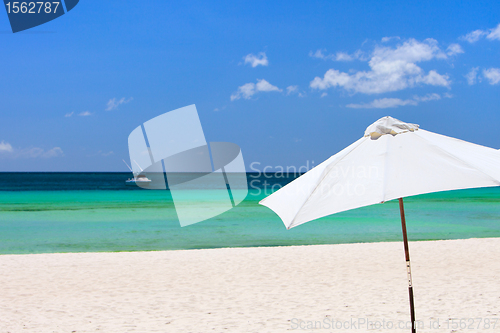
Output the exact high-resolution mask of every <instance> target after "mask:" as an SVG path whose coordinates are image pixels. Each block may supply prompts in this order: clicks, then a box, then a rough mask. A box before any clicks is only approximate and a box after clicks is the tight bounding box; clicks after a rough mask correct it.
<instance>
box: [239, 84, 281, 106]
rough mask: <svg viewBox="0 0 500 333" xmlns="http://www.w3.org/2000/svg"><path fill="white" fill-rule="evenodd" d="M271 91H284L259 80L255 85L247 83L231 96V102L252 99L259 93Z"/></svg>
mask: <svg viewBox="0 0 500 333" xmlns="http://www.w3.org/2000/svg"><path fill="white" fill-rule="evenodd" d="M270 91H282V90H281V89H280V88H278V87H276V86H273V85H272V84H270V83H269V82H267V81H266V80H264V79H262V80H259V79H257V84H255V83H252V82H250V83H246V84H244V85H242V86H241V87H238V91H236V92H235V93H234V94H232V95H231V101H234V100H237V99H240V98H244V99H250V98H251V97H252V96H253V95H255V94H256V93H258V92H270Z"/></svg>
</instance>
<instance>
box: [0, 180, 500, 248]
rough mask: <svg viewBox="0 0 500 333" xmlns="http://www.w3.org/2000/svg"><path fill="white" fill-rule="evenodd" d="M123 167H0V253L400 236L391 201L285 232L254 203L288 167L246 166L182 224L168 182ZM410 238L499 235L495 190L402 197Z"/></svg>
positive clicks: (278, 243) (497, 190)
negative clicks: (230, 202) (214, 206)
mask: <svg viewBox="0 0 500 333" xmlns="http://www.w3.org/2000/svg"><path fill="white" fill-rule="evenodd" d="M129 177H130V174H127V173H0V254H21V253H47V252H49V253H51V252H97V251H150V250H177V249H203V248H218V247H246V246H283V245H303V244H334V243H354V242H380V241H400V240H401V239H402V236H401V224H400V220H399V206H398V203H397V201H392V202H387V203H384V204H379V205H374V206H370V207H364V208H360V209H356V210H352V211H348V212H343V213H339V214H336V215H332V216H328V217H325V218H322V219H319V220H316V221H313V222H309V223H306V224H304V225H301V226H298V227H296V228H293V229H291V230H286V228H285V227H284V225H283V223H282V222H281V220H280V219H279V218H278V216H277V215H275V214H274V213H273V212H272V211H271V210H270V209H268V208H266V207H263V206H260V205H259V204H258V202H259V201H260V200H261V199H262V198H264V197H265V196H266V195H268V194H270V193H271V190H272V189H274V190H276V189H278V188H279V187H281V186H283V185H285V184H286V183H288V182H290V181H291V180H293V179H294V177H295V176H294V175H285V176H284V175H282V174H267V175H260V176H259V175H258V174H247V178H248V182H249V184H251V185H250V192H249V194H248V196H247V198H246V199H245V200H244V201H243V202H242V203H240V204H239V205H238V206H237V207H235V208H233V209H232V210H230V211H227V212H226V213H224V214H222V215H219V216H217V217H215V218H212V219H210V220H207V221H204V222H201V223H197V224H194V225H191V226H187V227H183V228H181V227H180V225H179V222H178V220H177V215H176V213H175V209H174V205H173V202H172V198H171V196H170V192H169V191H168V190H146V189H140V188H137V187H130V186H125V183H124V182H125V180H126V179H127V178H129ZM405 210H406V218H407V228H408V237H409V239H410V240H436V239H462V238H472V237H500V188H499V187H494V188H481V189H471V190H460V191H449V192H441V193H433V194H427V195H420V196H416V197H411V198H406V199H405Z"/></svg>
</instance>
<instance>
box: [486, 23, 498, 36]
mask: <svg viewBox="0 0 500 333" xmlns="http://www.w3.org/2000/svg"><path fill="white" fill-rule="evenodd" d="M486 38H488V39H491V40H495V39H497V40H500V23H499V24H498V25H497V27H496V28H493V29H490V31H489V33H488V35H487V36H486Z"/></svg>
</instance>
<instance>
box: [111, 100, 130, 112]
mask: <svg viewBox="0 0 500 333" xmlns="http://www.w3.org/2000/svg"><path fill="white" fill-rule="evenodd" d="M133 99H134V98H133V97H130V98H128V99H127V98H125V97H122V98H120V99H116V98H112V99H110V100H109V101H108V103H107V104H106V111H111V110H115V109H116V108H118V107H119V106H120V105H121V104H127V103H129V102H131V101H132V100H133Z"/></svg>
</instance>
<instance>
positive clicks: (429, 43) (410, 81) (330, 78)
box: [310, 38, 450, 94]
mask: <svg viewBox="0 0 500 333" xmlns="http://www.w3.org/2000/svg"><path fill="white" fill-rule="evenodd" d="M446 58H447V55H446V54H445V53H444V52H443V51H441V49H440V48H439V47H438V45H437V41H436V40H434V39H430V38H429V39H426V40H424V41H423V42H419V41H417V40H415V39H410V40H408V41H405V42H404V43H403V44H400V45H398V46H397V47H396V48H392V47H385V46H376V47H375V50H374V51H373V54H372V56H371V58H370V60H369V62H368V65H369V66H370V68H371V70H370V71H357V72H355V71H350V73H345V72H340V71H338V70H336V69H329V70H328V71H327V72H326V73H325V75H324V77H323V78H321V77H316V78H314V80H313V81H311V83H310V87H311V88H313V89H320V90H325V89H328V88H330V87H341V88H344V89H345V90H347V91H348V92H350V93H364V94H380V93H384V92H390V91H398V90H403V89H406V88H411V87H414V86H415V85H417V84H420V83H422V84H428V85H434V86H444V87H448V86H449V85H450V81H449V77H448V75H441V74H438V73H437V72H436V71H434V70H431V71H429V73H428V74H425V72H424V71H423V70H422V68H420V67H419V66H417V65H416V63H418V62H422V61H429V60H432V59H446ZM351 73H352V74H351Z"/></svg>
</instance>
